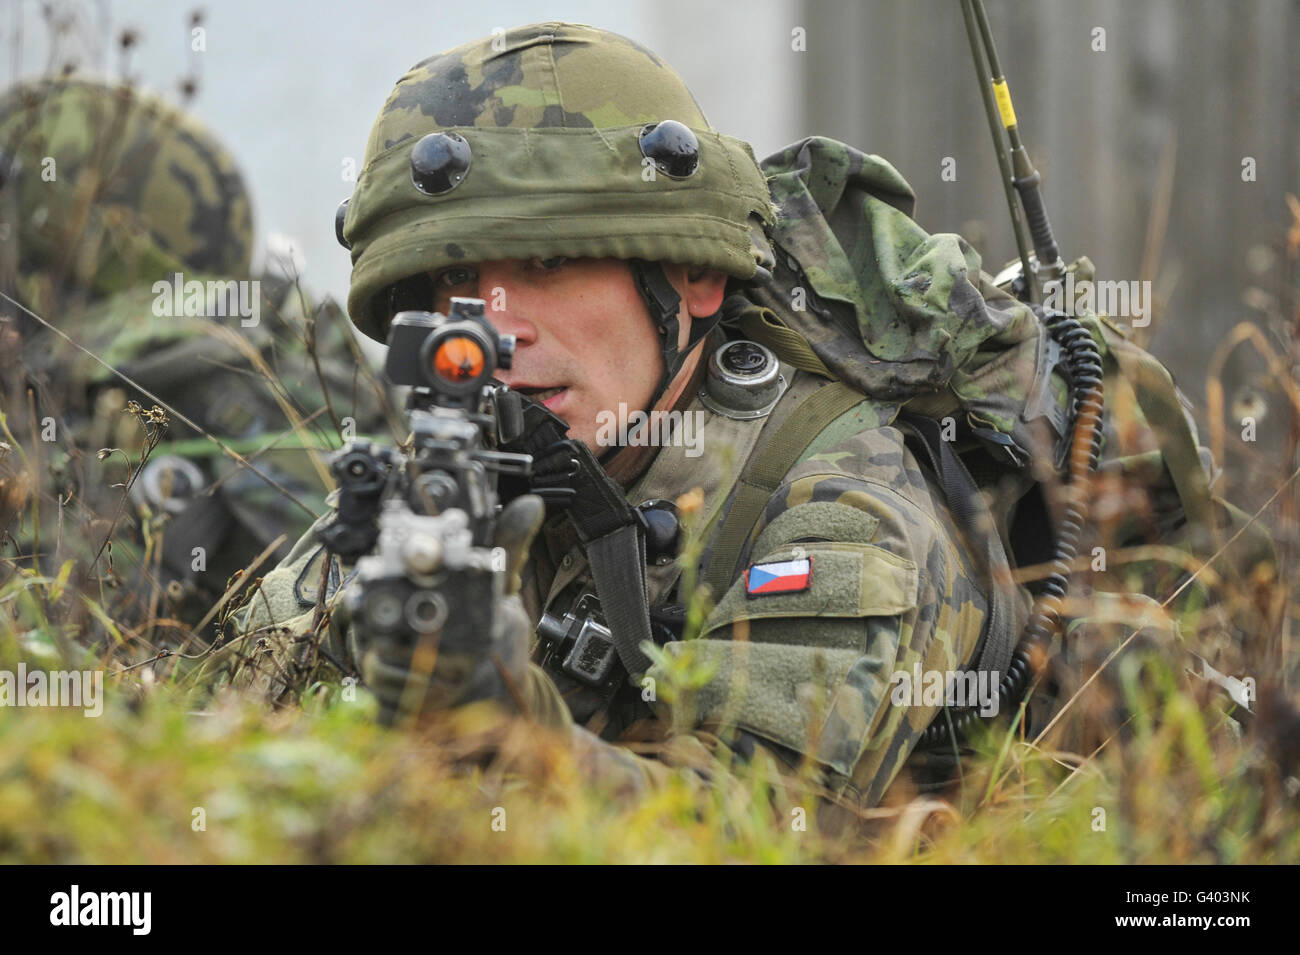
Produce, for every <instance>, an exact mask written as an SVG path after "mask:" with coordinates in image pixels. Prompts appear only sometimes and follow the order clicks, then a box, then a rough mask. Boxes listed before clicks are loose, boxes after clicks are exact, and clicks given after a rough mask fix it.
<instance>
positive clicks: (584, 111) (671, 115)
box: [343, 23, 773, 340]
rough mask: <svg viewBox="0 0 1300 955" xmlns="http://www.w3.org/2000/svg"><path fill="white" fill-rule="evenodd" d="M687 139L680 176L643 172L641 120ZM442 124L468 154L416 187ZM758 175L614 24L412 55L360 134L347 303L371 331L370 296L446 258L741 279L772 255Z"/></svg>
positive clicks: (658, 63) (375, 333)
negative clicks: (683, 132)
mask: <svg viewBox="0 0 1300 955" xmlns="http://www.w3.org/2000/svg"><path fill="white" fill-rule="evenodd" d="M662 120H676V121H677V122H681V123H684V124H685V125H686V126H689V127H690V128H691V129H692V130H693V131H694V132H695V134H696V136H697V137H698V139H699V146H700V160H699V168H698V170H697V171H696V172H695V174H694V175H692V176H690V177H689V178H687V179H682V180H675V179H671V178H669V177H668V176H665V175H656V176H643V175H642V170H643V168H644V167H643V162H642V160H643V157H642V155H641V150H640V145H639V135H640V133H641V131H642V129H643V128H644V127H645V126H646V125H647V124H650V123H656V122H659V121H662ZM442 130H454V131H455V132H457V133H458V134H460V135H462V136H463V137H464V138H465V139H466V140H468V142H469V145H470V148H471V150H472V155H473V159H472V162H471V165H470V168H469V172H468V174H467V175H466V176H465V179H464V181H463V182H461V183H460V184H459V185H458V186H456V187H455V188H454V189H452V190H451V191H450V192H448V193H446V194H444V195H440V196H429V195H425V194H424V193H422V192H421V191H420V190H418V189H417V188H416V187H415V186H414V184H413V183H412V179H411V166H410V159H411V151H412V147H413V146H414V145H415V144H416V142H417V141H419V140H420V138H421V137H423V136H425V135H428V134H429V133H433V132H438V131H442ZM772 221H773V210H772V207H771V203H770V201H769V198H768V189H767V184H766V183H765V181H764V179H763V176H762V174H761V173H760V172H759V170H758V166H757V164H756V163H755V160H754V155H753V151H752V150H751V148H750V146H749V145H748V144H747V143H744V142H741V141H740V140H737V139H732V138H731V137H728V136H722V135H720V134H719V133H717V132H716V131H714V130H713V129H712V128H710V126H709V124H708V121H707V120H706V119H705V118H704V114H703V113H702V112H701V110H700V108H699V105H698V104H697V103H696V102H695V99H694V98H693V97H692V96H691V93H690V91H689V90H688V89H687V88H686V85H685V84H684V83H683V82H682V81H681V79H680V78H679V77H678V76H677V74H676V73H674V72H673V71H672V70H671V69H670V68H669V67H668V66H667V65H666V64H665V63H664V62H663V61H662V60H660V59H659V57H657V56H656V55H655V54H654V53H651V52H650V51H649V50H647V49H646V48H645V47H643V46H641V45H640V44H637V43H634V42H633V41H631V40H628V39H626V38H624V37H620V36H617V35H616V34H612V33H608V32H605V31H601V30H596V29H593V28H591V27H585V26H580V25H575V24H567V23H541V24H533V25H530V26H525V27H520V28H518V29H515V30H510V31H508V32H506V33H505V34H503V35H498V36H496V37H493V38H488V39H484V40H481V41H476V42H473V43H467V44H465V45H463V46H459V47H456V48H455V49H452V50H448V51H447V52H445V53H441V54H438V55H437V56H434V57H431V58H429V59H427V60H424V61H422V62H421V63H419V64H417V65H416V66H415V67H413V68H412V69H411V70H410V71H409V72H408V73H407V74H406V75H405V76H403V77H402V78H401V80H399V81H398V84H397V87H396V89H394V91H393V92H392V94H391V95H390V96H389V98H388V101H387V102H386V103H385V104H384V107H383V109H382V110H381V112H380V114H379V118H378V119H377V120H376V122H375V125H374V128H373V129H372V130H371V133H370V140H369V143H368V145H367V147H366V158H365V164H364V167H363V169H362V172H361V175H360V176H359V177H358V179H357V187H356V191H355V193H354V194H353V197H352V200H351V202H350V203H349V206H348V210H347V216H346V219H345V222H344V227H343V231H344V235H345V237H346V238H347V240H348V242H349V243H350V245H351V249H352V263H353V271H352V287H351V292H350V294H349V296H348V311H349V313H350V314H351V316H352V319H353V321H354V322H355V323H356V324H357V327H358V328H360V329H361V330H362V331H364V332H365V333H366V334H368V335H370V336H371V337H374V338H377V339H380V340H382V339H383V337H384V334H385V329H384V327H383V321H382V316H381V315H380V314H378V311H377V309H376V308H375V296H376V295H377V293H379V292H380V291H381V290H382V289H384V288H385V287H387V286H388V285H390V284H391V283H393V282H395V281H397V280H399V279H403V278H407V277H409V276H411V275H414V274H416V273H419V272H425V271H430V270H433V269H437V268H442V267H445V266H448V265H454V264H456V263H459V262H476V261H491V260H495V259H528V258H532V257H535V256H536V257H550V256H568V257H573V258H578V257H591V258H601V257H614V258H622V259H633V258H641V259H646V260H649V261H664V262H681V263H688V264H693V265H701V266H709V267H712V268H716V269H718V270H720V271H722V272H725V273H727V274H728V275H732V276H735V277H736V278H739V279H748V278H752V277H753V275H754V273H755V268H756V266H757V265H760V264H763V263H765V262H768V261H770V255H771V253H770V251H769V250H768V249H767V247H766V242H765V241H764V239H763V235H762V233H763V227H764V226H765V225H770V224H771V222H772Z"/></svg>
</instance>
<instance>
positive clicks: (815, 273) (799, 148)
mask: <svg viewBox="0 0 1300 955" xmlns="http://www.w3.org/2000/svg"><path fill="white" fill-rule="evenodd" d="M761 167H762V169H763V171H764V173H765V174H766V175H767V177H768V181H769V186H770V189H771V193H772V198H773V201H774V203H775V204H776V205H777V207H778V210H779V213H780V214H779V217H778V220H777V224H776V226H775V228H774V230H773V232H772V235H771V238H772V240H773V245H774V251H775V258H776V262H775V266H774V268H773V271H772V281H771V282H768V283H765V284H759V283H752V284H750V285H748V286H746V287H744V288H743V289H742V290H740V291H738V292H735V293H733V294H732V295H730V296H729V297H728V299H727V301H726V302H725V303H724V310H725V311H724V316H725V317H724V321H725V322H727V323H728V324H729V325H730V326H731V327H734V328H737V329H738V330H739V331H740V333H741V334H743V335H744V336H745V337H746V338H749V339H752V340H755V341H758V342H760V343H762V344H764V345H766V346H767V347H769V348H771V349H772V350H773V351H774V352H775V353H776V355H777V356H778V357H779V358H781V359H782V360H783V361H786V362H789V363H790V364H792V365H794V366H795V367H797V368H800V369H803V370H805V371H807V372H811V373H813V374H817V375H821V376H823V377H826V378H829V379H831V380H833V381H835V382H837V383H839V387H838V388H837V389H836V391H835V392H834V394H837V395H838V399H839V400H835V399H834V398H833V397H831V394H832V393H831V389H829V388H827V389H823V394H822V397H823V398H825V399H827V400H823V401H822V405H823V406H824V407H822V408H820V409H818V410H817V411H816V412H815V413H812V414H809V415H805V416H804V418H803V420H801V421H800V424H799V427H800V429H802V432H803V433H804V434H816V433H817V432H818V431H819V430H820V429H821V427H823V426H825V425H826V424H829V422H830V421H832V420H834V418H835V417H836V416H837V415H838V414H841V413H843V411H845V410H846V409H847V408H849V407H852V405H853V403H855V402H860V401H861V400H862V398H863V397H864V396H865V397H866V398H868V399H871V400H873V401H874V402H876V403H877V404H878V406H879V407H880V408H881V409H882V410H883V412H884V414H883V416H882V420H883V421H884V422H886V423H891V422H892V423H893V424H894V425H895V426H896V427H899V428H900V429H901V430H903V431H904V434H905V435H907V436H908V437H909V440H908V444H909V447H911V448H912V449H913V451H914V453H915V454H916V456H917V457H918V460H921V461H923V462H925V463H928V464H929V465H930V467H931V470H932V471H933V472H934V473H935V476H936V478H937V480H938V483H939V484H940V486H941V488H942V490H943V493H944V496H945V498H946V500H947V504H948V506H949V509H950V511H952V512H953V515H954V518H955V519H956V521H957V523H958V526H959V527H960V528H961V529H962V531H963V532H964V533H966V536H967V543H968V545H969V546H970V547H971V550H972V552H973V553H976V554H978V555H981V556H982V560H983V562H984V564H985V566H986V569H987V587H988V595H989V598H990V623H989V626H988V628H987V631H988V632H987V633H986V636H985V638H984V640H983V641H982V646H981V649H980V651H979V657H978V663H977V666H979V667H980V668H981V669H992V670H996V671H999V672H1000V673H1003V674H1006V672H1007V668H1008V666H1012V668H1013V669H1014V664H1012V663H1011V657H1012V649H1013V644H1014V642H1015V634H1014V633H1012V632H1011V631H1013V630H1016V629H1018V627H1016V626H1015V625H1014V624H1013V623H1011V621H1013V620H1015V619H1016V611H1015V606H1014V605H1015V602H1016V596H1015V594H1014V592H1009V591H1010V585H1009V583H1007V578H1008V576H1009V568H1010V566H1011V565H1015V566H1026V565H1030V564H1039V563H1050V562H1051V561H1052V560H1054V559H1055V560H1058V561H1059V562H1060V564H1059V565H1057V566H1056V569H1057V570H1058V572H1059V573H1058V574H1057V578H1058V579H1057V582H1056V583H1053V582H1052V578H1050V577H1049V578H1048V579H1047V580H1044V581H1039V582H1038V583H1037V584H1033V583H1031V584H1030V585H1029V589H1030V592H1031V593H1034V594H1035V595H1042V594H1043V593H1044V592H1048V593H1050V592H1052V588H1053V587H1056V588H1057V589H1059V590H1060V592H1061V594H1060V595H1063V593H1064V588H1065V587H1066V586H1068V582H1067V575H1068V572H1069V571H1068V565H1069V564H1070V563H1071V562H1072V561H1073V558H1074V553H1075V549H1076V548H1077V547H1078V545H1079V543H1080V536H1081V534H1082V532H1083V530H1084V529H1083V527H1082V526H1081V525H1082V524H1083V523H1084V522H1083V520H1082V518H1081V515H1080V514H1079V513H1077V512H1071V511H1069V510H1068V509H1066V510H1063V509H1062V507H1061V504H1060V502H1061V500H1062V499H1063V498H1064V497H1065V495H1062V494H1060V493H1057V492H1059V489H1060V487H1061V485H1062V483H1063V478H1064V471H1065V466H1066V464H1067V455H1068V453H1069V451H1070V445H1071V436H1072V429H1073V425H1074V421H1075V418H1076V416H1077V412H1078V407H1079V398H1080V390H1079V386H1080V385H1081V384H1082V382H1080V380H1079V379H1080V378H1081V377H1083V378H1087V377H1088V376H1089V375H1093V376H1094V377H1100V378H1101V379H1102V382H1103V385H1104V395H1105V400H1106V402H1107V404H1108V405H1109V407H1110V409H1111V411H1110V412H1105V413H1103V418H1102V426H1101V427H1100V428H1099V432H1098V434H1097V436H1096V438H1095V439H1094V442H1093V445H1094V446H1093V449H1092V450H1093V457H1094V459H1096V458H1097V457H1098V456H1101V457H1103V458H1104V461H1103V464H1102V470H1103V471H1105V472H1106V473H1114V474H1120V475H1133V476H1137V477H1139V479H1140V480H1141V481H1142V483H1143V484H1144V485H1145V486H1146V488H1147V490H1148V492H1149V494H1150V496H1151V499H1152V501H1153V504H1152V512H1153V513H1152V515H1151V516H1150V517H1149V519H1148V520H1147V521H1146V522H1145V524H1144V525H1142V526H1138V525H1137V524H1135V525H1134V526H1133V527H1130V528H1127V529H1121V531H1122V538H1123V539H1122V540H1121V541H1120V543H1122V544H1124V545H1125V546H1127V545H1128V544H1130V543H1154V542H1157V541H1158V542H1160V543H1171V544H1175V545H1177V546H1180V547H1183V548H1186V549H1189V550H1191V551H1193V552H1195V553H1197V554H1200V555H1202V556H1209V555H1210V554H1212V553H1213V552H1214V548H1215V545H1216V543H1218V542H1220V541H1222V540H1224V539H1225V537H1226V535H1227V534H1229V533H1231V532H1232V531H1233V530H1234V529H1241V528H1243V527H1244V526H1245V523H1246V519H1245V515H1243V514H1241V512H1239V511H1236V510H1235V509H1233V508H1231V507H1230V506H1229V505H1226V504H1225V503H1224V502H1222V501H1220V500H1219V499H1217V498H1215V497H1214V495H1213V494H1212V493H1211V491H1210V483H1211V481H1210V466H1209V460H1208V453H1207V452H1204V451H1203V450H1202V449H1201V448H1200V447H1199V446H1198V444H1197V440H1196V429H1195V424H1194V422H1193V420H1192V418H1191V416H1190V413H1189V410H1188V406H1187V402H1186V400H1185V399H1184V398H1183V397H1182V395H1181V394H1180V393H1179V392H1178V390H1177V388H1176V387H1175V386H1174V383H1173V380H1172V378H1171V376H1170V374H1169V372H1168V371H1167V370H1166V369H1165V368H1164V367H1163V366H1162V365H1161V364H1160V363H1159V362H1158V361H1156V360H1155V359H1154V358H1153V357H1152V356H1151V355H1149V354H1147V353H1146V352H1145V351H1143V350H1142V349H1140V348H1138V347H1137V346H1136V345H1134V344H1133V343H1131V342H1129V341H1128V340H1127V338H1126V337H1125V334H1124V332H1123V331H1122V329H1120V327H1119V326H1117V325H1116V324H1114V323H1113V322H1112V321H1110V320H1109V319H1106V318H1104V317H1099V316H1097V315H1094V314H1090V313H1086V312H1076V314H1075V316H1074V317H1073V318H1069V319H1068V320H1066V321H1068V325H1069V326H1070V329H1071V330H1068V331H1067V332H1066V333H1065V334H1061V331H1062V328H1064V327H1065V326H1063V325H1061V324H1060V322H1061V321H1062V320H1063V316H1061V315H1059V314H1058V315H1056V316H1055V317H1053V316H1050V315H1049V314H1048V313H1046V312H1045V311H1044V310H1042V309H1040V308H1038V307H1037V306H1030V305H1026V304H1024V303H1021V302H1019V301H1017V300H1016V299H1015V298H1013V297H1012V296H1011V295H1010V294H1008V293H1007V292H1006V291H1005V290H1003V289H1001V288H999V287H996V286H995V285H994V284H993V280H992V279H991V278H990V277H989V276H988V275H987V274H986V273H984V272H982V271H981V269H980V258H979V255H978V254H977V253H976V252H975V251H974V250H973V249H972V248H971V247H970V245H969V244H968V243H966V241H965V240H963V239H962V238H960V237H959V236H956V235H952V234H933V235H932V234H928V233H926V232H925V231H924V230H923V229H921V228H920V226H918V225H917V224H916V222H914V221H913V220H912V218H911V214H912V212H913V209H914V206H915V195H914V193H913V192H912V190H911V188H910V186H908V184H907V183H906V181H905V180H904V179H903V178H902V176H900V175H899V173H898V172H897V171H896V170H895V169H894V168H893V167H892V166H891V165H890V164H889V163H888V162H886V161H885V160H883V159H881V158H879V157H877V156H872V155H867V154H864V153H862V152H860V151H858V150H856V149H854V148H852V147H850V146H847V145H845V144H843V143H840V142H837V141H834V140H831V139H826V138H821V137H812V138H808V139H805V140H802V141H800V142H797V143H795V144H793V145H791V146H788V147H786V148H785V149H783V150H781V151H780V152H778V153H776V154H775V155H773V156H770V157H768V158H767V159H766V160H764V161H763V162H762V163H761ZM1070 268H1071V270H1073V271H1074V272H1075V273H1076V277H1077V278H1087V279H1089V280H1091V278H1092V265H1091V263H1090V262H1089V261H1088V260H1087V259H1086V258H1085V259H1080V260H1079V261H1077V262H1076V263H1074V264H1073V265H1072V266H1071V267H1070ZM1077 284H1078V283H1077V282H1076V285H1077ZM1053 323H1057V324H1055V325H1054V324H1053ZM1053 329H1054V330H1053ZM1085 332H1086V334H1085ZM1081 339H1086V343H1085V345H1084V346H1081V347H1086V348H1091V349H1092V351H1091V354H1092V355H1093V356H1095V357H1094V358H1092V359H1089V362H1086V363H1085V367H1084V368H1083V369H1082V370H1081V368H1080V367H1079V364H1078V362H1077V361H1075V360H1074V359H1075V358H1077V355H1076V353H1075V351H1074V345H1076V344H1079V342H1080V340H1081ZM1097 366H1099V369H1098V368H1097ZM1098 371H1099V374H1098ZM810 403H811V402H810ZM1114 409H1119V414H1118V415H1117V414H1116V413H1115V412H1114ZM806 444H807V440H806V439H802V440H800V439H798V438H796V439H794V440H792V441H780V440H777V441H773V442H771V443H770V444H769V448H768V449H765V457H764V459H763V460H751V461H750V462H748V464H747V466H746V472H745V473H744V474H742V485H741V494H740V495H739V496H738V498H737V504H736V506H734V507H733V508H732V509H731V511H730V513H729V514H728V515H726V517H725V519H724V520H723V526H722V528H721V530H720V532H719V536H718V544H717V546H716V547H715V550H714V554H713V563H712V566H711V568H710V570H709V574H708V577H707V582H708V583H710V584H711V585H712V586H713V589H714V591H715V592H720V591H719V587H723V588H725V583H726V581H727V580H729V579H730V575H734V573H735V569H736V567H737V566H739V565H740V563H742V562H743V561H744V560H745V559H746V556H747V553H748V547H749V545H751V544H752V543H753V541H752V539H750V531H751V529H752V528H753V526H754V522H755V519H756V518H757V516H758V513H759V509H761V506H762V501H764V500H765V499H766V498H765V494H770V493H771V492H772V491H774V490H775V484H774V483H773V479H774V478H775V480H779V476H780V475H783V474H784V473H785V472H786V471H787V470H788V469H789V467H790V466H792V465H793V464H794V463H795V461H796V460H797V459H798V456H799V453H800V452H801V450H802V449H803V447H805V446H806ZM1048 462H1050V465H1051V467H1047V466H1046V465H1047V463H1048ZM747 485H748V486H747ZM1049 485H1051V486H1049ZM1052 486H1054V487H1055V489H1056V491H1054V490H1053V487H1052ZM977 491H983V492H985V494H984V495H983V497H984V499H985V500H986V502H987V505H988V507H987V513H988V514H989V515H991V517H992V520H993V523H994V525H995V526H996V528H997V531H998V533H997V534H988V533H985V532H984V529H983V527H982V525H981V522H983V524H987V522H988V518H987V517H985V516H983V515H984V513H985V512H984V508H983V507H982V506H980V504H979V503H978V502H979V500H980V497H981V495H980V494H978V493H977ZM746 492H749V493H746ZM1053 518H1054V520H1053ZM1254 530H1255V533H1253V534H1248V535H1244V536H1243V538H1242V539H1241V540H1240V541H1239V542H1238V545H1237V548H1236V550H1237V556H1236V557H1235V558H1234V559H1233V561H1232V563H1233V564H1234V565H1236V566H1239V567H1248V566H1253V565H1256V564H1257V563H1258V562H1259V561H1262V560H1267V559H1269V557H1270V555H1271V549H1270V545H1269V543H1268V540H1267V537H1266V536H1265V535H1263V534H1262V533H1260V532H1259V530H1258V528H1256V529H1254ZM1153 536H1154V539H1153ZM1067 545H1069V546H1067ZM1143 569H1144V570H1150V568H1149V567H1144V568H1143ZM1179 572H1180V573H1181V570H1180V571H1179ZM1158 576H1159V577H1160V580H1159V581H1158V582H1157V583H1148V584H1145V585H1143V587H1142V588H1141V592H1145V593H1149V594H1154V593H1161V594H1162V595H1163V594H1165V593H1171V592H1173V591H1174V589H1175V588H1176V587H1177V585H1178V581H1179V580H1180V579H1185V577H1186V574H1185V573H1183V574H1182V577H1181V578H1180V577H1178V575H1177V574H1176V573H1171V572H1170V570H1169V568H1167V567H1166V568H1163V569H1162V570H1161V572H1160V573H1159V574H1158ZM1093 585H1094V586H1100V587H1101V589H1108V588H1109V589H1115V590H1127V589H1136V588H1134V587H1133V581H1132V579H1131V578H1129V579H1128V580H1127V581H1126V580H1121V579H1112V580H1110V581H1109V582H1107V583H1099V582H1098V579H1096V578H1094V581H1093ZM1153 587H1154V588H1156V589H1151V588H1153ZM1051 622H1052V621H1050V620H1048V619H1044V620H1036V618H1031V627H1032V626H1039V627H1042V628H1046V627H1047V625H1048V624H1049V623H1051ZM999 630H1001V631H1003V632H998V631H999ZM1043 635H1044V638H1045V639H1046V638H1047V637H1049V636H1050V629H1044V630H1043Z"/></svg>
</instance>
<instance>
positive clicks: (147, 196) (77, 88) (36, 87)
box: [0, 77, 253, 298]
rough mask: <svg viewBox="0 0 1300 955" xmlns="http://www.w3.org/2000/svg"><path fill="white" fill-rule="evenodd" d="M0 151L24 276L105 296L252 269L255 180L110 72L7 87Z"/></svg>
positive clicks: (0, 106)
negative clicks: (184, 274)
mask: <svg viewBox="0 0 1300 955" xmlns="http://www.w3.org/2000/svg"><path fill="white" fill-rule="evenodd" d="M0 154H2V155H0V175H2V176H3V179H4V181H3V184H2V187H0V203H2V205H0V209H2V210H3V218H4V221H5V222H6V223H13V225H10V226H9V228H8V230H7V232H13V233H16V235H17V238H18V244H19V246H18V262H17V264H18V268H19V274H20V276H27V277H31V276H33V275H36V274H44V275H48V276H50V277H51V278H52V279H53V280H54V281H55V282H56V283H57V284H58V285H64V286H68V287H72V288H76V289H79V290H83V291H84V292H86V293H87V294H89V295H90V296H91V297H93V298H99V297H103V296H107V295H111V294H114V293H116V292H119V291H122V290H125V289H128V288H131V287H133V286H135V285H139V284H143V283H151V282H153V281H155V280H157V279H160V278H163V277H166V276H167V275H169V274H170V273H171V272H174V271H194V272H202V273H209V274H221V275H246V274H247V273H248V270H249V265H250V255H251V248H252V238H253V224H252V207H251V202H250V199H249V195H248V190H247V188H246V187H245V185H244V180H243V178H242V177H241V176H240V174H239V171H238V170H237V169H236V167H235V164H234V160H233V158H232V157H231V156H230V154H229V153H228V152H227V151H226V150H225V148H224V147H222V145H221V144H220V143H219V142H217V140H216V139H215V138H214V137H213V136H212V134H211V133H209V132H208V131H207V130H206V129H205V128H203V127H202V126H200V125H199V124H198V123H197V122H195V121H194V120H193V119H192V118H191V117H189V116H187V115H186V114H185V113H184V112H182V111H181V110H180V109H178V108H177V107H175V106H172V105H171V104H169V103H166V102H164V101H162V100H160V99H158V98H156V97H154V96H151V95H148V94H146V93H143V92H142V91H140V90H137V89H135V88H133V87H131V86H129V85H119V84H116V83H111V82H108V81H103V80H92V79H82V78H72V77H60V78H47V79H43V80H39V81H36V82H32V83H26V84H22V85H19V86H16V87H13V88H11V89H10V90H9V91H8V92H7V93H5V94H4V95H3V96H0ZM15 226H16V228H15Z"/></svg>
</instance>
